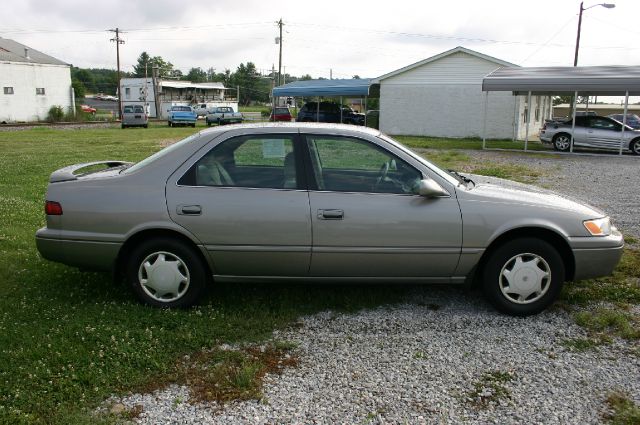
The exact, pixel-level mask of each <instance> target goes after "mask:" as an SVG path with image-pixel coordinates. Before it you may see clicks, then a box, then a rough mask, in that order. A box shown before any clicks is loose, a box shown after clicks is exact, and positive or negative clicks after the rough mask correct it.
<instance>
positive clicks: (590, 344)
mask: <svg viewBox="0 0 640 425" xmlns="http://www.w3.org/2000/svg"><path fill="white" fill-rule="evenodd" d="M603 343H605V341H604V340H603V339H601V338H571V339H565V340H564V341H562V343H561V344H562V346H563V347H565V348H566V349H568V350H571V351H578V352H583V351H588V350H592V349H594V348H597V347H598V346H600V345H602V344H603Z"/></svg>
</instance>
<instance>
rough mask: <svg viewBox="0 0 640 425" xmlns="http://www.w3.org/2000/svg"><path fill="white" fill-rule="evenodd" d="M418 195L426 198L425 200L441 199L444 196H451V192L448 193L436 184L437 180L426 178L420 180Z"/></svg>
mask: <svg viewBox="0 0 640 425" xmlns="http://www.w3.org/2000/svg"><path fill="white" fill-rule="evenodd" d="M418 195H420V196H424V197H425V198H440V197H444V196H450V194H449V192H447V191H446V190H445V189H444V188H443V187H442V186H440V185H439V184H438V183H436V182H435V180H433V179H430V178H428V177H427V178H425V179H422V180H420V183H419V185H418Z"/></svg>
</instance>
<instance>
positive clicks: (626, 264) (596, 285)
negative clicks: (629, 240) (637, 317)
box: [560, 248, 640, 307]
mask: <svg viewBox="0 0 640 425" xmlns="http://www.w3.org/2000/svg"><path fill="white" fill-rule="evenodd" d="M560 300H561V301H562V302H564V303H565V304H566V305H568V306H569V307H572V306H579V307H588V306H590V305H596V304H600V303H603V302H605V303H622V304H638V303H640V250H637V249H632V248H625V250H624V253H623V255H622V259H621V260H620V263H619V264H618V266H617V267H616V269H615V270H614V272H613V275H611V276H607V277H602V278H598V279H590V280H582V281H579V282H571V283H569V284H567V285H565V286H564V288H563V290H562V294H561V296H560Z"/></svg>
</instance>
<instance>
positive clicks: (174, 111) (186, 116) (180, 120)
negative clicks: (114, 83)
mask: <svg viewBox="0 0 640 425" xmlns="http://www.w3.org/2000/svg"><path fill="white" fill-rule="evenodd" d="M167 112H168V113H169V116H168V117H167V124H168V125H169V127H173V126H175V125H190V126H191V127H195V126H196V120H197V118H198V116H197V115H196V113H195V112H193V109H192V108H191V106H178V105H175V106H172V107H171V108H170V109H169V110H168V111H167Z"/></svg>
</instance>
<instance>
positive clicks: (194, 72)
mask: <svg viewBox="0 0 640 425" xmlns="http://www.w3.org/2000/svg"><path fill="white" fill-rule="evenodd" d="M184 79H185V80H187V81H192V82H194V83H203V82H205V81H207V73H206V72H205V71H203V70H202V68H200V67H197V68H191V69H190V70H189V72H188V73H187V75H185V76H184Z"/></svg>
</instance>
